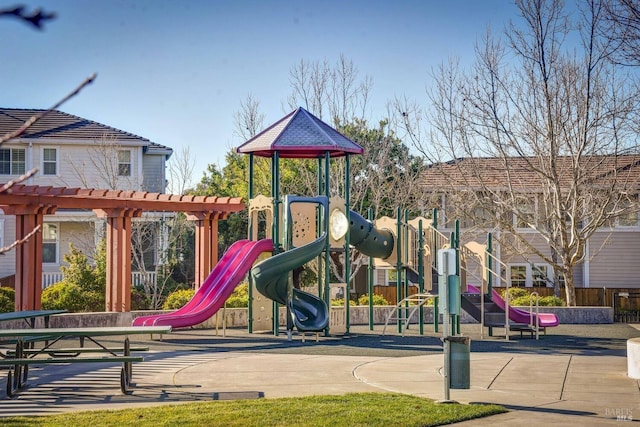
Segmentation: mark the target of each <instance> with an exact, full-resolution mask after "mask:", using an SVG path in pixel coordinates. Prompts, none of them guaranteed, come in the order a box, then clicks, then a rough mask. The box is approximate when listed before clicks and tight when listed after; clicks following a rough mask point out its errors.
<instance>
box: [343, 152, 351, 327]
mask: <svg viewBox="0 0 640 427" xmlns="http://www.w3.org/2000/svg"><path fill="white" fill-rule="evenodd" d="M344 161H345V177H344V181H345V183H344V199H345V200H344V204H345V214H346V217H347V223H351V218H349V216H350V212H351V208H350V204H351V202H350V200H349V199H350V197H351V191H350V185H351V183H350V174H351V172H350V169H351V158H350V157H349V154H346V155H345V159H344ZM349 234H350V233H349V231H347V234H346V235H345V236H344V276H345V281H346V282H347V289H345V296H344V298H345V303H346V306H347V307H346V310H347V312H346V318H345V322H346V333H347V334H348V333H349V328H350V326H351V316H350V309H351V298H350V296H351V248H350V244H351V241H350V237H351V236H349Z"/></svg>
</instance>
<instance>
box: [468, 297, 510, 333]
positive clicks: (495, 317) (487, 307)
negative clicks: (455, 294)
mask: <svg viewBox="0 0 640 427" xmlns="http://www.w3.org/2000/svg"><path fill="white" fill-rule="evenodd" d="M480 297H481V295H480V294H472V293H463V294H462V295H461V298H460V303H461V305H462V309H463V310H464V311H466V312H467V313H469V315H471V317H473V318H474V319H476V320H477V321H478V322H480V321H481V318H482V312H481V307H482V301H481V299H480ZM504 318H505V313H504V310H503V309H501V308H500V307H498V305H497V304H496V303H494V302H493V301H491V299H490V298H489V296H488V295H484V324H485V326H495V327H504Z"/></svg>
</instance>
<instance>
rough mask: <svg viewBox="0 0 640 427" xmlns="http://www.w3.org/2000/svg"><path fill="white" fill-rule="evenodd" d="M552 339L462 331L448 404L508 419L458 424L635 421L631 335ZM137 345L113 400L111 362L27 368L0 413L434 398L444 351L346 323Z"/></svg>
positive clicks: (615, 328)
mask: <svg viewBox="0 0 640 427" xmlns="http://www.w3.org/2000/svg"><path fill="white" fill-rule="evenodd" d="M557 332H558V333H555V332H551V331H550V332H549V334H550V335H548V336H546V337H542V338H541V339H540V340H539V341H535V340H532V339H520V338H518V339H512V340H511V341H505V340H504V338H503V337H495V338H490V339H485V340H479V339H477V340H474V339H473V334H474V332H473V331H472V330H466V331H465V328H463V333H465V334H467V335H471V336H472V353H471V388H470V389H469V390H451V394H450V397H451V398H452V399H454V400H457V401H459V402H462V403H469V402H488V403H498V404H501V405H504V406H506V407H507V408H508V409H510V412H509V413H506V414H501V415H496V416H492V417H488V418H484V419H479V420H478V419H477V420H472V421H468V422H465V423H459V424H458V425H473V426H482V425H496V424H499V425H509V426H519V425H522V426H525V425H526V426H531V425H542V424H545V423H546V424H553V425H581V426H584V425H587V426H589V425H593V426H602V425H617V426H619V425H620V424H619V421H620V420H629V419H633V420H634V421H635V420H636V419H638V420H640V382H639V381H637V380H633V379H630V378H628V377H627V375H626V373H627V365H626V357H625V354H624V345H623V344H624V343H625V342H626V339H625V336H628V337H633V336H640V331H638V330H636V329H633V328H631V327H629V326H627V325H602V326H599V327H598V328H594V327H592V326H573V327H564V329H561V328H559V330H558V331H557ZM587 332H591V335H594V334H595V335H598V336H595V337H589V336H588V334H587ZM569 333H572V335H568V334H569ZM552 334H553V335H552ZM145 344H149V345H150V346H151V347H152V348H151V352H150V353H149V354H147V355H146V356H145V362H143V363H142V364H138V365H136V366H135V367H134V382H135V388H134V392H133V394H131V395H127V396H123V395H120V394H119V389H118V384H119V383H118V372H119V369H120V368H119V366H117V365H113V366H102V365H101V366H95V365H85V364H79V365H69V366H55V365H53V366H52V365H50V366H43V367H42V368H40V367H34V368H32V369H31V371H30V374H29V384H30V387H29V388H27V389H26V390H25V391H24V392H22V393H21V394H20V395H18V397H16V398H14V399H7V398H6V397H4V396H2V395H0V414H1V415H2V416H8V415H43V414H51V413H60V412H69V411H79V410H92V409H116V408H126V407H135V406H147V405H158V404H166V403H179V402H190V401H211V400H227V399H239V398H263V397H264V398H277V397H295V396H303V395H317V394H343V393H349V392H372V391H374V392H375V391H392V392H399V393H407V394H413V395H416V396H421V397H426V398H430V399H435V400H438V399H442V398H443V397H444V383H443V378H442V375H441V374H442V365H443V356H442V353H441V348H440V347H439V339H438V337H437V335H436V334H433V333H432V334H430V336H415V335H413V336H405V337H400V336H396V335H394V336H388V335H387V336H381V335H379V332H378V333H371V332H367V331H365V330H364V329H362V328H360V329H359V330H358V331H354V330H353V328H352V335H350V336H347V337H320V340H319V342H317V343H316V342H314V341H309V340H308V339H307V342H306V343H302V342H301V340H300V337H295V338H294V341H293V342H287V341H286V338H285V337H282V336H280V337H273V336H267V335H259V334H258V335H256V334H253V335H248V334H246V333H245V332H244V331H229V333H228V335H227V337H221V336H217V337H216V336H214V335H213V331H203V330H199V331H198V330H187V331H178V332H176V333H172V334H171V335H169V336H167V337H165V339H164V340H163V342H146V343H145ZM474 347H475V348H474ZM97 368H98V369H97ZM2 377H3V378H2V380H0V387H2V389H3V390H4V386H5V383H4V382H5V381H6V379H5V378H4V377H5V376H4V375H2ZM0 394H1V392H0Z"/></svg>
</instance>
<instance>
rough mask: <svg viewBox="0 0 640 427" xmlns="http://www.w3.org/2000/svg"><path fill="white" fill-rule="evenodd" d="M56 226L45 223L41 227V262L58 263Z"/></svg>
mask: <svg viewBox="0 0 640 427" xmlns="http://www.w3.org/2000/svg"><path fill="white" fill-rule="evenodd" d="M58 237H59V233H58V224H51V223H45V224H44V225H43V227H42V262H43V263H47V264H57V263H58V243H59V241H58Z"/></svg>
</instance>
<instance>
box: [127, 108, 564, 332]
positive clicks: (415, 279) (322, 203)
mask: <svg viewBox="0 0 640 427" xmlns="http://www.w3.org/2000/svg"><path fill="white" fill-rule="evenodd" d="M237 151H238V152H239V153H243V154H247V155H248V156H249V183H248V185H249V187H248V190H249V191H248V194H249V201H248V209H249V224H248V229H249V236H248V237H249V239H248V240H243V241H240V242H237V243H236V244H234V245H232V247H231V248H230V249H229V250H228V251H227V253H225V255H224V256H223V257H222V259H221V260H220V261H219V262H218V264H217V265H216V267H215V268H214V269H213V270H212V271H211V273H210V274H209V276H208V277H207V279H206V280H205V281H204V283H203V285H202V286H201V287H200V288H199V289H198V292H197V293H196V294H195V295H194V297H193V299H192V300H191V301H189V303H187V305H186V306H184V307H183V308H181V309H180V310H177V311H176V312H173V313H168V314H162V315H155V316H145V317H142V318H138V319H136V320H134V325H170V326H172V327H174V328H179V327H188V326H192V325H195V324H198V323H201V322H203V321H205V320H206V319H208V318H209V317H211V316H213V315H214V314H215V313H216V312H217V311H218V310H219V309H220V308H222V307H224V302H225V301H226V299H227V298H228V297H229V296H230V295H231V293H232V291H233V289H234V288H235V286H236V285H237V284H238V283H239V282H240V281H241V280H242V279H243V277H244V275H245V274H246V273H247V272H249V271H250V274H249V282H250V287H249V300H250V304H249V314H248V320H249V326H248V328H249V332H254V331H257V330H270V331H273V332H274V333H275V334H278V332H279V328H280V319H279V310H278V307H279V305H282V306H285V307H286V310H287V315H286V328H287V334H288V336H289V337H291V334H292V331H293V328H294V327H295V328H296V329H297V330H298V331H299V332H302V333H303V334H304V333H306V332H314V333H319V332H324V333H325V334H329V332H330V330H329V329H330V324H329V320H330V315H329V307H330V304H331V288H332V286H336V285H337V286H341V287H342V288H343V289H344V291H345V293H344V299H345V316H344V318H345V325H344V329H345V332H347V333H348V332H349V326H350V325H349V322H350V316H349V296H350V291H351V286H350V283H343V284H333V283H331V274H330V262H331V252H332V251H338V250H339V251H343V252H344V254H345V256H344V265H343V266H342V267H343V268H344V277H347V278H349V277H350V276H351V270H350V268H351V266H350V263H349V260H350V251H351V250H352V249H355V250H357V251H358V252H359V253H361V254H363V255H366V256H368V257H369V265H368V275H367V277H368V280H367V282H368V284H367V291H368V295H369V328H370V329H371V330H373V326H374V325H373V319H374V316H373V304H372V300H373V298H372V297H373V271H374V269H394V270H395V272H396V280H397V282H396V293H397V301H398V304H397V306H396V307H395V308H394V309H393V310H392V311H390V313H389V316H388V317H387V323H388V322H389V321H392V320H393V321H396V325H397V330H398V332H399V333H403V331H404V330H405V329H406V328H407V327H408V326H409V323H410V321H411V319H412V318H413V317H414V314H415V313H416V312H417V323H418V327H419V332H420V334H422V333H423V326H424V317H423V310H422V307H423V306H424V305H425V304H427V303H430V302H433V304H434V329H435V330H436V331H437V330H438V320H439V314H438V312H439V310H440V311H442V307H441V305H442V303H441V301H442V300H443V295H444V294H443V292H450V295H449V294H447V296H448V298H446V299H447V300H448V302H447V307H446V310H444V311H445V312H446V313H447V314H446V316H445V318H444V321H445V323H446V324H447V325H448V324H449V322H450V324H451V329H452V331H453V333H454V335H455V333H456V331H457V332H459V331H460V325H459V322H460V308H461V307H462V308H464V309H465V310H467V311H468V312H469V313H470V314H471V315H472V316H474V317H475V318H476V319H477V320H478V321H479V322H480V326H481V330H482V331H483V330H484V327H485V326H487V327H489V333H490V334H491V333H492V328H493V327H505V328H506V329H507V337H508V330H509V328H510V327H511V326H513V327H515V328H519V329H520V330H523V329H524V328H525V327H526V328H535V330H536V333H537V330H538V329H541V328H542V329H544V328H545V327H548V326H555V325H554V324H553V323H554V322H555V324H556V325H557V319H555V320H554V319H552V318H550V317H551V316H553V315H543V314H540V315H534V314H533V313H526V312H525V313H526V314H527V319H528V320H527V322H526V324H525V323H524V321H523V319H524V318H525V315H524V314H523V313H522V312H520V311H518V310H514V309H512V308H511V307H508V304H509V303H508V301H506V302H504V301H502V299H501V298H499V295H498V294H497V293H495V291H494V290H492V281H493V278H494V277H498V278H500V275H499V274H498V273H496V271H494V270H493V268H492V266H493V265H494V264H498V265H499V264H500V261H499V260H498V259H497V258H496V257H495V256H494V255H493V254H492V251H491V235H488V238H487V245H482V244H479V243H477V242H468V243H466V244H461V243H460V240H461V239H460V231H459V227H458V225H457V223H456V227H455V230H454V231H453V232H451V233H450V235H449V236H446V235H444V234H443V233H441V232H440V231H439V230H438V228H437V218H438V214H437V211H436V210H433V212H432V218H433V219H427V218H423V217H418V218H413V219H409V218H408V214H407V212H406V211H403V210H402V209H401V208H398V209H397V211H396V218H395V219H393V218H389V217H382V218H378V219H375V220H374V219H373V218H372V213H371V212H369V215H368V216H369V218H368V219H365V218H364V217H362V216H361V215H359V214H358V213H356V212H354V211H351V210H350V202H349V174H350V170H349V169H350V168H349V164H350V161H349V159H350V156H351V155H357V154H361V153H362V152H363V149H362V147H360V146H359V145H357V144H355V143H354V142H353V141H350V140H349V139H347V138H346V137H344V136H343V135H341V134H340V133H338V132H337V131H336V130H335V129H333V128H331V127H330V126H328V125H326V124H325V123H323V122H322V121H321V120H319V119H318V118H316V117H315V116H313V115H312V114H310V113H309V112H307V111H306V110H304V109H302V108H298V109H297V110H295V111H293V112H292V113H290V114H288V115H287V116H285V117H284V118H282V119H281V120H280V121H278V122H276V123H275V124H273V125H272V126H270V127H269V128H267V129H265V130H264V131H263V132H261V133H259V134H258V135H256V136H255V137H253V138H252V139H250V140H249V141H247V142H245V143H244V144H243V145H241V146H240V147H238V149H237ZM255 156H259V157H266V158H270V159H271V195H270V196H265V195H254V182H253V178H254V172H253V171H254V161H255V159H254V157H255ZM281 158H293V159H316V160H317V162H318V168H317V176H318V189H317V195H315V196H298V195H284V196H281V195H280V190H279V181H280V171H279V162H280V159H281ZM337 158H344V162H345V168H344V169H345V175H344V180H345V182H344V185H343V188H344V189H345V190H344V191H345V194H344V195H340V196H343V197H340V196H335V195H333V196H332V195H331V191H330V188H329V173H330V162H331V160H332V159H337ZM443 249H452V250H453V251H454V253H455V256H453V255H452V258H451V262H452V264H451V265H452V267H451V268H450V270H451V271H449V273H448V274H449V275H452V276H455V277H457V279H456V285H455V286H453V287H450V286H449V285H448V284H447V286H441V285H440V286H439V284H438V274H437V273H436V272H437V271H438V267H439V265H438V262H437V256H436V255H437V254H438V252H439V251H440V250H443ZM264 252H272V256H271V257H267V258H266V259H263V260H262V261H259V262H257V263H256V261H258V259H259V257H260V255H261V254H262V253H264ZM314 260H315V261H316V263H315V266H316V268H315V270H316V273H317V277H318V282H317V287H316V286H313V287H311V288H304V289H302V288H301V287H300V286H299V283H294V281H293V280H292V277H291V276H292V274H291V273H292V272H293V271H294V270H296V269H300V268H302V267H303V266H305V265H307V264H308V263H309V262H310V261H314ZM454 260H455V262H454V263H453V261H454ZM254 263H255V265H254ZM472 265H473V266H472ZM441 276H442V274H441ZM468 276H473V277H475V278H476V280H477V281H478V283H479V285H480V289H478V288H476V287H473V286H472V287H470V288H469V289H470V291H468V290H467V284H468V280H467V279H468ZM480 276H481V277H480ZM425 278H427V280H425ZM348 281H349V280H348ZM410 282H411V283H414V284H416V285H417V287H418V293H417V294H413V295H410V293H409V283H410ZM461 285H462V286H461ZM480 295H483V297H480ZM494 299H495V301H496V302H495V303H494V301H493V300H494ZM439 301H440V303H439ZM501 313H502V314H501ZM485 316H488V317H487V321H486V322H485ZM497 316H502V318H501V319H500V318H497ZM514 322H515V323H514ZM386 326H387V325H385V329H386Z"/></svg>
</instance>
